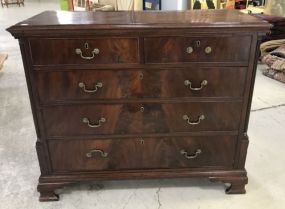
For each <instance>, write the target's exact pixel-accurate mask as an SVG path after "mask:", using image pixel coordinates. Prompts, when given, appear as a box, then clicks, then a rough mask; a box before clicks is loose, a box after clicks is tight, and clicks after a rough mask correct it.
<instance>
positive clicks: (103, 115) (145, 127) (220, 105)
mask: <svg viewBox="0 0 285 209" xmlns="http://www.w3.org/2000/svg"><path fill="white" fill-rule="evenodd" d="M241 106H242V103H240V102H208V103H207V102H193V103H180V104H155V103H148V104H140V103H134V104H108V105H96V104H90V105H69V106H58V107H46V108H44V109H43V116H44V122H45V127H46V133H47V135H48V136H54V137H56V136H76V135H79V136H80V135H97V134H108V135H109V134H142V133H168V132H170V133H171V132H190V131H235V130H238V126H239V119H240V111H241Z"/></svg>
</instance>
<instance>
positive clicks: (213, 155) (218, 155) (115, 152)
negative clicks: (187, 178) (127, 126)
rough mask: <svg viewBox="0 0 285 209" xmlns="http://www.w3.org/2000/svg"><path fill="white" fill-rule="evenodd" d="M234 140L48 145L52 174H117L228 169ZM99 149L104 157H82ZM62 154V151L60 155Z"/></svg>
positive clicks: (190, 139) (123, 140)
mask: <svg viewBox="0 0 285 209" xmlns="http://www.w3.org/2000/svg"><path fill="white" fill-rule="evenodd" d="M235 144H236V137H228V136H217V137H211V138H208V137H176V138H174V137H165V138H140V137H137V138H133V139H116V140H112V139H104V140H100V139H96V140H82V141H74V140H70V141H68V140H66V141H50V142H49V150H50V152H51V161H52V167H53V170H54V171H55V172H68V171H86V170H87V171H92V170H121V169H124V170H125V169H146V168H147V169H151V168H152V169H158V168H195V167H196V168H197V167H199V168H201V167H208V168H209V167H211V169H213V168H212V167H216V168H218V169H221V168H230V167H231V166H232V163H233V156H234V150H235ZM94 149H99V150H101V151H103V152H105V153H108V156H107V157H102V156H101V154H100V153H99V152H97V153H94V154H93V155H92V157H91V158H88V157H86V153H88V152H90V151H91V150H94ZM197 149H200V150H201V153H200V154H198V155H197V157H196V158H193V159H186V158H185V156H184V155H182V154H181V153H180V151H181V150H185V151H187V152H188V154H189V155H191V154H192V155H193V153H195V152H196V151H197ZM63 150H64V151H63Z"/></svg>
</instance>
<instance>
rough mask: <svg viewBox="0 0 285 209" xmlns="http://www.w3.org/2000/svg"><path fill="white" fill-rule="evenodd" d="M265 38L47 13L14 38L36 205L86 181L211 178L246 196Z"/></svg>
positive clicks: (159, 19)
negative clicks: (29, 126) (34, 160)
mask: <svg viewBox="0 0 285 209" xmlns="http://www.w3.org/2000/svg"><path fill="white" fill-rule="evenodd" d="M67 17H68V18H67ZM269 26H270V25H268V24H267V23H264V22H262V21H260V20H258V19H256V18H254V17H251V16H249V15H245V14H242V13H239V12H237V11H226V10H211V11H208V10H206V11H183V12H149V13H145V12H108V13H103V12H96V13H93V12H75V13H72V12H44V13H42V14H39V15H37V16H35V17H32V18H30V19H28V20H26V21H23V22H21V23H18V24H16V25H14V26H12V27H10V28H9V29H8V31H9V32H11V33H12V34H13V35H14V36H15V37H16V38H19V39H20V41H19V42H20V47H21V53H22V57H23V63H24V67H25V74H26V79H27V84H28V89H29V95H30V100H31V106H32V111H33V116H34V121H35V127H36V131H37V137H38V140H37V143H36V150H37V153H38V159H39V164H40V168H41V177H40V178H39V184H38V191H39V192H40V201H55V200H58V198H59V197H58V195H56V194H55V192H54V191H55V190H56V189H58V188H62V187H63V186H66V185H71V184H73V183H76V182H80V181H94V180H115V179H118V180H119V179H138V178H174V177H205V178H209V179H210V180H211V181H220V182H223V183H229V184H230V185H231V186H230V187H229V188H228V189H227V190H226V192H227V193H228V194H241V193H245V184H247V174H246V171H245V168H244V165H245V160H246V152H247V146H248V137H247V134H246V132H247V126H248V118H249V112H250V111H249V110H250V105H251V98H252V92H253V86H254V77H255V69H256V63H257V62H256V60H257V55H258V50H257V48H258V44H259V39H260V37H261V35H263V34H265V33H266V32H267V31H268V29H269ZM87 43H88V44H87Z"/></svg>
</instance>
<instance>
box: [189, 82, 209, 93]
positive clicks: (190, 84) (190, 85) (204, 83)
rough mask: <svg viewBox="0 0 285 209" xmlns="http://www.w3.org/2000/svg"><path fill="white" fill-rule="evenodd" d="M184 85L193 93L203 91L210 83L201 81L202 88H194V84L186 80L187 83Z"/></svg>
mask: <svg viewBox="0 0 285 209" xmlns="http://www.w3.org/2000/svg"><path fill="white" fill-rule="evenodd" d="M184 85H185V86H189V88H190V89H191V90H192V91H200V90H202V89H203V88H204V87H205V86H207V85H208V81H207V80H203V81H201V84H200V87H192V82H191V81H189V80H185V81H184Z"/></svg>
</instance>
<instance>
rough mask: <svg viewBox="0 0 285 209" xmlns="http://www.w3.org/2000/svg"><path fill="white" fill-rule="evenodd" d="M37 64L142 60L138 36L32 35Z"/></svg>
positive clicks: (33, 59)
mask: <svg viewBox="0 0 285 209" xmlns="http://www.w3.org/2000/svg"><path fill="white" fill-rule="evenodd" d="M30 47H31V53H32V61H33V64H34V65H64V64H71V65H72V64H124V63H138V62H139V52H138V51H139V50H138V39H137V38H95V39H32V40H30Z"/></svg>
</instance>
